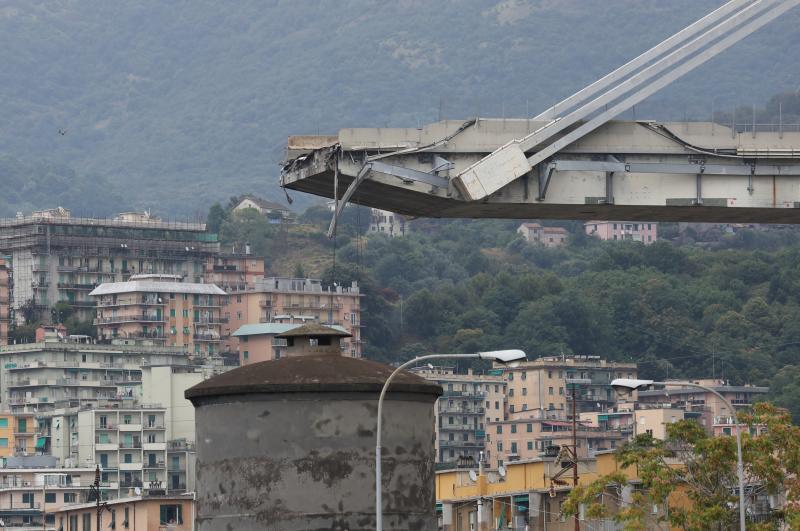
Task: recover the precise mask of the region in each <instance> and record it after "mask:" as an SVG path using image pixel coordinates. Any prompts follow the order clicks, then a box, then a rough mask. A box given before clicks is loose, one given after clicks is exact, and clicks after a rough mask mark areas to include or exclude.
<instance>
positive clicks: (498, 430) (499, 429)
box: [497, 424, 503, 433]
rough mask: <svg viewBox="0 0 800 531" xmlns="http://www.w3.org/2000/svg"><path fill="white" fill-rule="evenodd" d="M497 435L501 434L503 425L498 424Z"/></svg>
mask: <svg viewBox="0 0 800 531" xmlns="http://www.w3.org/2000/svg"><path fill="white" fill-rule="evenodd" d="M497 433H503V425H502V424H498V426H497Z"/></svg>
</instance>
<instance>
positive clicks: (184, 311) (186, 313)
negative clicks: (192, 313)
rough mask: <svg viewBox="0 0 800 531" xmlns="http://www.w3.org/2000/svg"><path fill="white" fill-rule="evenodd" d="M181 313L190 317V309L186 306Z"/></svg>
mask: <svg viewBox="0 0 800 531" xmlns="http://www.w3.org/2000/svg"><path fill="white" fill-rule="evenodd" d="M181 315H183V317H184V318H186V317H189V310H187V309H186V308H184V309H183V311H181Z"/></svg>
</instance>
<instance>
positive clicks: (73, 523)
mask: <svg viewBox="0 0 800 531" xmlns="http://www.w3.org/2000/svg"><path fill="white" fill-rule="evenodd" d="M69 531H78V515H77V514H73V515H70V517H69Z"/></svg>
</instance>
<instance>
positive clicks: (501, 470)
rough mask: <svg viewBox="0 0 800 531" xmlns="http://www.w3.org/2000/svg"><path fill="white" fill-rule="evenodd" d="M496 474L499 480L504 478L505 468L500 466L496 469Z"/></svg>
mask: <svg viewBox="0 0 800 531" xmlns="http://www.w3.org/2000/svg"><path fill="white" fill-rule="evenodd" d="M497 473H498V474H500V477H501V478H504V477H506V467H504V466H503V465H500V466H499V467H497Z"/></svg>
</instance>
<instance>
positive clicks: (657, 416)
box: [580, 404, 697, 440]
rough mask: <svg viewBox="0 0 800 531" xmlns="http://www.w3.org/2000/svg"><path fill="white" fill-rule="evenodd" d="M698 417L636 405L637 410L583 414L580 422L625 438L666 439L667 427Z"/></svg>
mask: <svg viewBox="0 0 800 531" xmlns="http://www.w3.org/2000/svg"><path fill="white" fill-rule="evenodd" d="M696 417H697V415H695V414H693V413H691V412H687V411H684V410H683V409H676V408H673V407H671V406H669V405H665V406H659V405H640V404H637V405H636V409H633V408H630V409H622V408H619V409H618V410H617V411H608V412H589V413H581V414H580V420H581V422H582V423H584V424H585V425H587V426H589V427H592V428H598V429H601V430H606V431H617V432H619V433H621V434H622V435H623V437H625V438H631V437H635V436H637V435H642V434H645V433H647V434H649V435H650V436H651V437H654V438H656V439H662V440H663V439H666V437H667V425H668V424H674V423H676V422H679V421H681V420H684V419H689V418H696Z"/></svg>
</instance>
